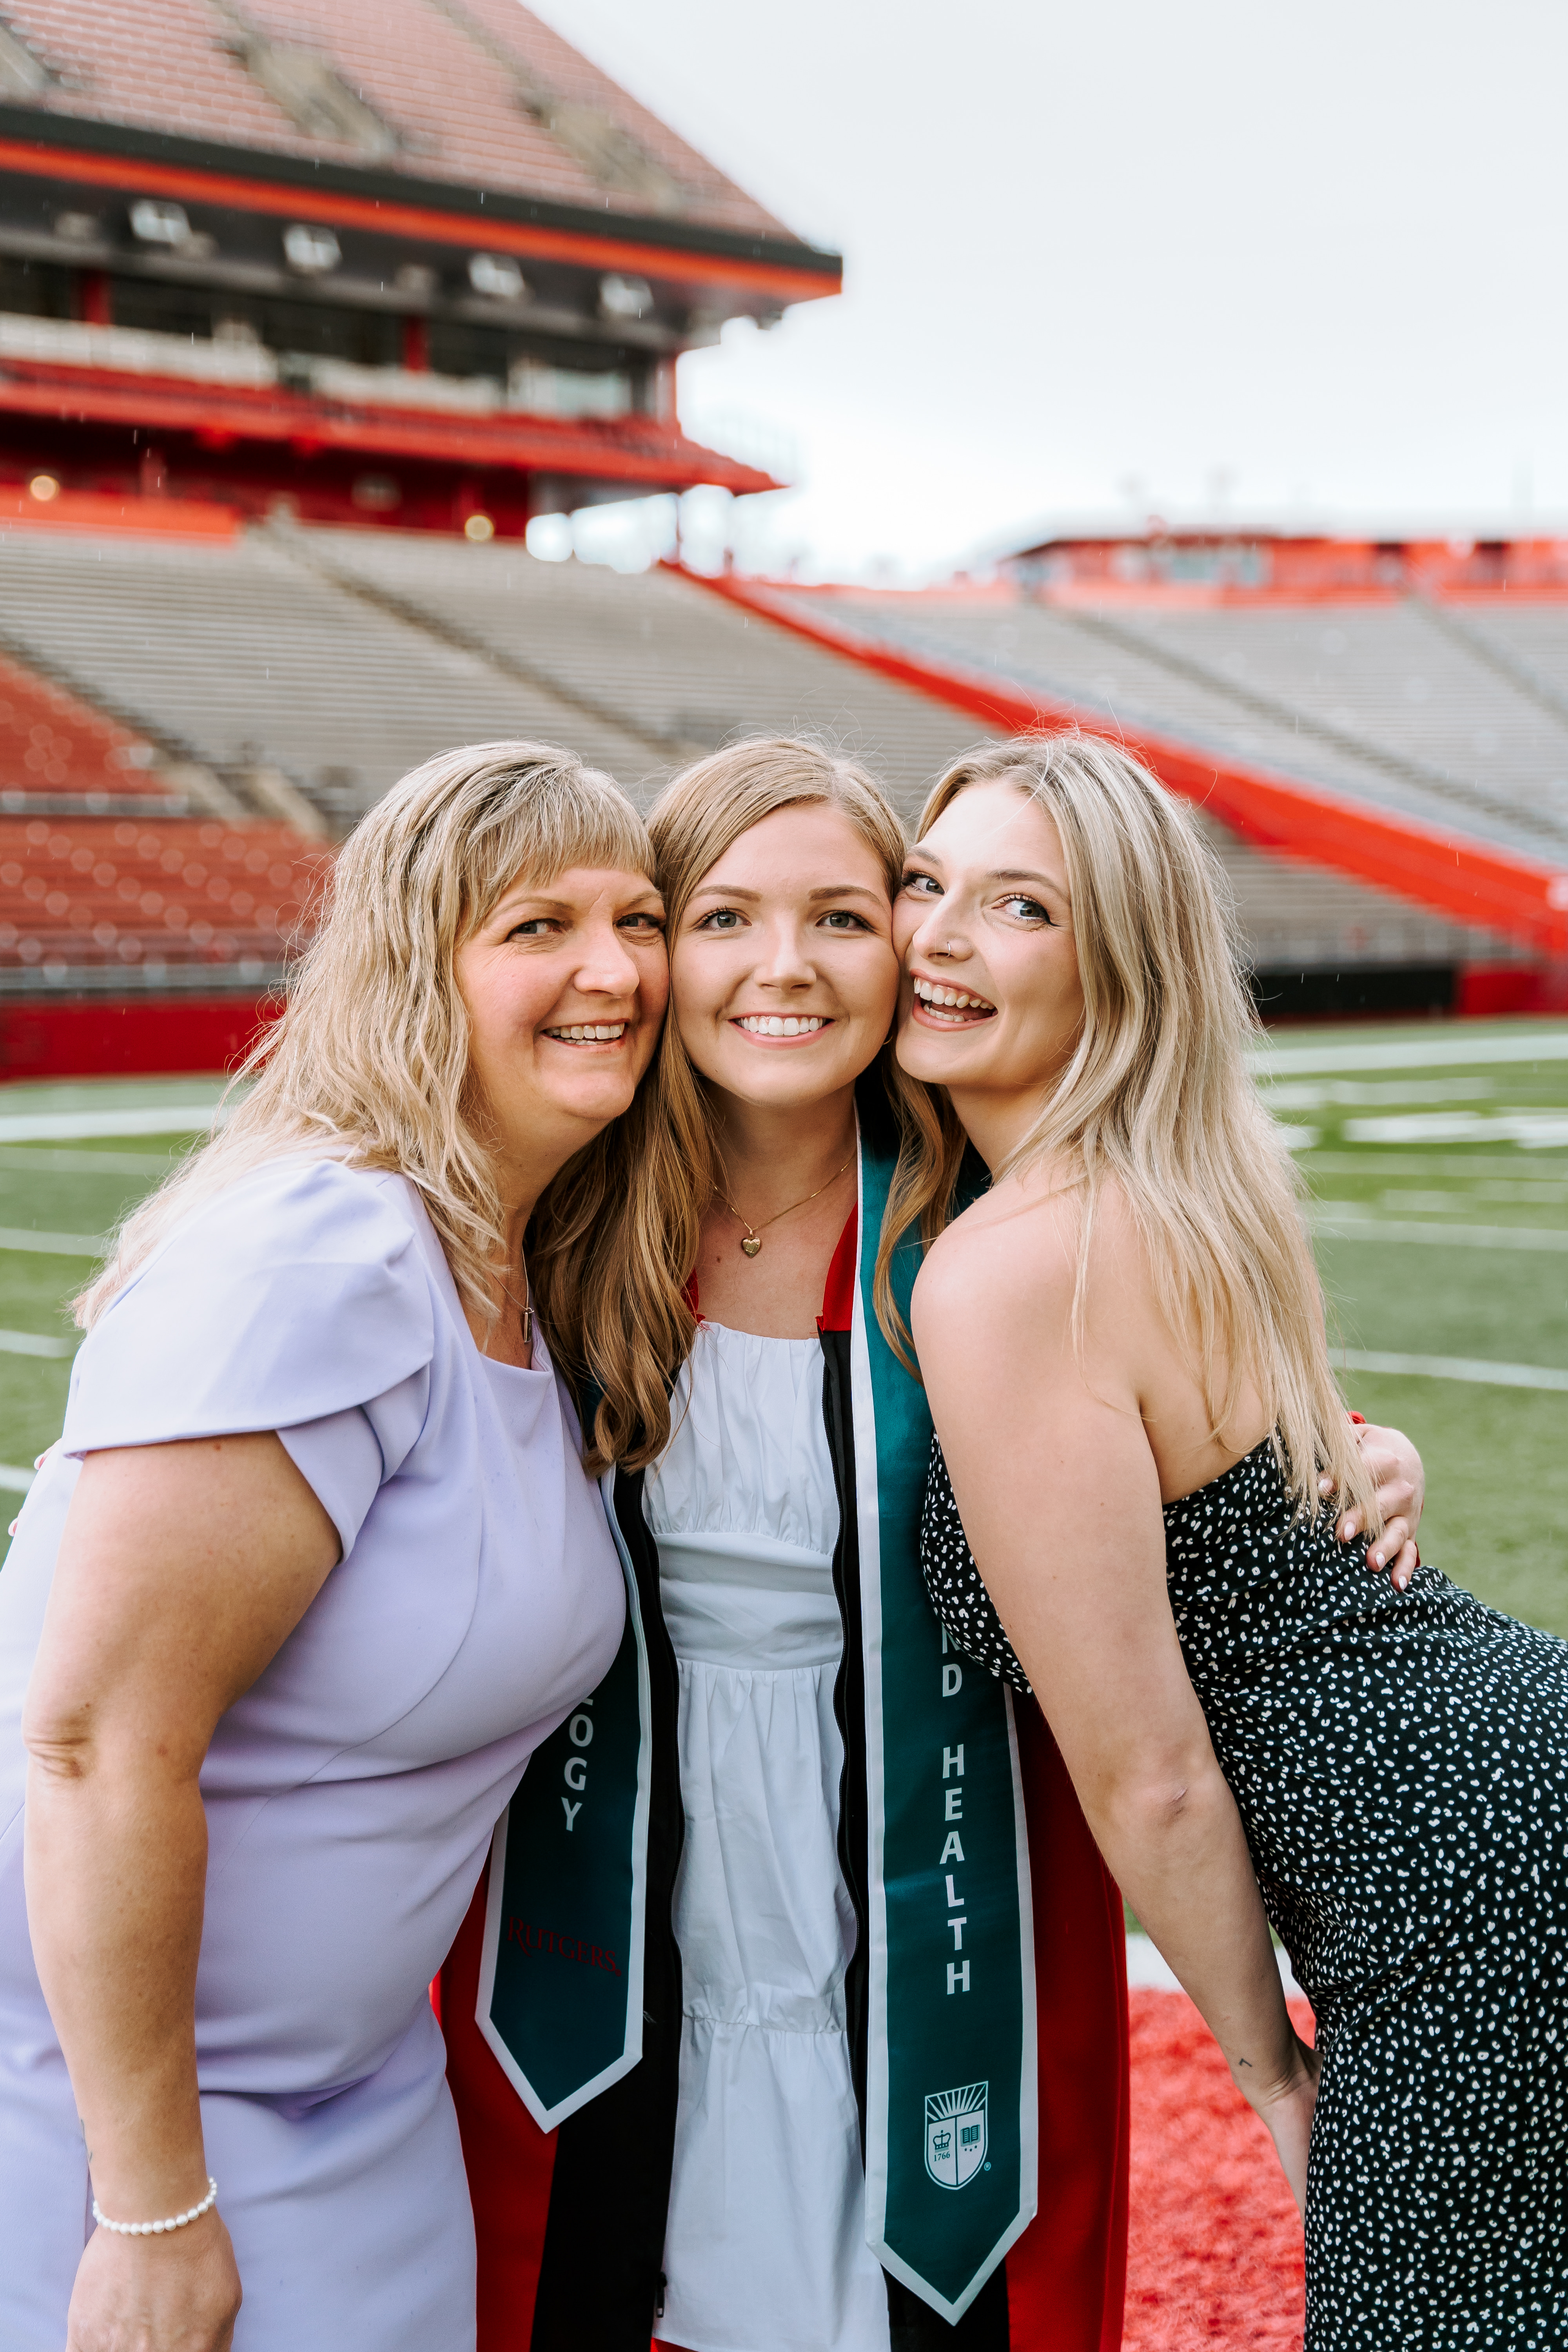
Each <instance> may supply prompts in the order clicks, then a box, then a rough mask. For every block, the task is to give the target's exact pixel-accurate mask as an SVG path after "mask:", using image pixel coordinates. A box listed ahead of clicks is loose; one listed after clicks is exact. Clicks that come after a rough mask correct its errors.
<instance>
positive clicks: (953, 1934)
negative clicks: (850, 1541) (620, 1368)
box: [850, 1149, 1039, 2321]
mask: <svg viewBox="0 0 1568 2352" xmlns="http://www.w3.org/2000/svg"><path fill="white" fill-rule="evenodd" d="M891 1177H892V1167H891V1163H890V1162H889V1161H888V1160H884V1159H879V1158H876V1157H874V1156H873V1155H872V1154H871V1153H870V1152H869V1151H868V1150H865V1149H862V1152H861V1160H860V1229H859V1230H860V1265H859V1281H858V1290H857V1297H856V1301H855V1316H854V1322H853V1326H852V1328H851V1332H850V1399H851V1412H852V1417H853V1422H854V1429H855V1454H856V1460H855V1488H856V1496H857V1503H858V1522H859V1524H858V1535H859V1555H860V1599H861V1612H862V1620H863V1627H864V1647H865V1675H866V1750H867V1754H866V1765H867V1781H868V1795H869V1800H870V1801H869V1806H868V1815H869V1821H870V1848H871V1852H870V1887H869V1895H870V1903H869V1909H870V1918H869V1936H870V1946H871V1949H870V2031H869V2035H868V2061H867V2082H866V2235H867V2238H868V2242H869V2243H870V2246H871V2250H872V2252H874V2253H875V2254H876V2255H877V2256H878V2257H879V2260H880V2262H881V2263H882V2264H883V2266H884V2268H885V2269H887V2270H889V2271H890V2272H891V2273H892V2274H893V2276H894V2277H895V2278H899V2279H901V2280H902V2281H903V2283H904V2284H905V2285H906V2286H908V2287H910V2288H911V2289H912V2290H913V2292H914V2293H915V2294H918V2295H920V2296H921V2298H922V2300H923V2301H925V2302H926V2303H929V2304H930V2305H931V2306H932V2308H933V2309H934V2310H936V2311H939V2312H940V2313H941V2314H942V2317H943V2318H944V2319H947V2320H949V2321H955V2320H958V2319H960V2318H962V2317H963V2314H964V2312H965V2311H967V2310H968V2308H969V2305H971V2304H972V2303H973V2300H974V2297H975V2296H976V2295H977V2294H979V2292H980V2290H981V2288H982V2287H983V2286H984V2284H985V2282H986V2280H987V2279H988V2278H989V2277H990V2275H991V2273H992V2272H993V2271H994V2269H995V2268H996V2265H997V2263H999V2262H1000V2261H1001V2260H1002V2258H1003V2256H1004V2255H1005V2253H1006V2252H1007V2249H1008V2247H1009V2246H1010V2245H1012V2244H1013V2243H1014V2242H1015V2241H1016V2239H1017V2238H1019V2237H1020V2236H1021V2235H1022V2234H1023V2232H1024V2231H1025V2230H1026V2228H1027V2227H1028V2225H1029V2223H1030V2221H1032V2220H1033V2219H1034V2216H1035V2211H1036V2208H1037V2190H1038V2172H1039V2162H1038V2149H1039V2136H1038V2116H1037V2100H1038V2081H1039V2078H1038V2071H1037V2063H1036V2052H1035V1953H1034V1932H1033V1910H1032V1906H1031V1901H1030V1888H1029V1846H1028V1831H1027V1825H1026V1820H1025V1813H1024V1788H1023V1780H1022V1777H1021V1774H1020V1771H1019V1767H1018V1743H1017V1737H1016V1731H1015V1728H1014V1724H1013V1701H1012V1694H1011V1692H1010V1691H1009V1690H1008V1689H1007V1687H1006V1685H1005V1683H1002V1682H999V1681H998V1680H996V1679H995V1677H994V1676H993V1675H988V1674H987V1673H986V1672H985V1671H984V1668H983V1667H980V1666H976V1665H974V1664H972V1663H971V1662H970V1661H969V1660H968V1659H967V1658H962V1657H960V1656H958V1654H956V1653H955V1652H954V1651H953V1650H952V1647H951V1645H950V1643H949V1642H948V1640H947V1636H946V1634H945V1633H943V1631H942V1626H941V1624H940V1623H939V1622H938V1621H937V1618H936V1616H935V1614H934V1612H932V1610H931V1603H930V1601H929V1600H928V1599H927V1597H926V1591H925V1585H924V1581H923V1580H922V1578H921V1566H920V1517H921V1502H922V1500H923V1497H924V1493H925V1481H926V1473H927V1469H928V1466H929V1464H930V1460H931V1414H930V1412H929V1411H928V1410H927V1406H926V1401H925V1391H924V1390H923V1389H922V1388H921V1387H920V1386H919V1384H918V1383H917V1382H916V1381H913V1380H911V1378H910V1375H909V1373H908V1372H906V1371H905V1370H904V1368H903V1366H902V1365H901V1364H900V1361H899V1360H898V1358H897V1357H896V1356H895V1355H894V1353H893V1351H892V1349H891V1348H890V1347H889V1345H888V1342H887V1340H886V1339H885V1338H884V1336H883V1333H882V1329H881V1326H880V1325H879V1322H878V1321H877V1317H876V1311H875V1308H874V1307H873V1304H872V1295H871V1285H872V1276H873V1275H874V1272H875V1269H876V1263H877V1243H878V1236H879V1233H880V1231H881V1224H882V1212H883V1209H884V1207H885V1206H886V1203H887V1197H888V1187H889V1182H890V1181H891ZM919 1268H920V1244H919V1241H918V1239H916V1238H915V1237H913V1236H910V1238H909V1239H907V1240H906V1241H905V1242H904V1243H903V1244H900V1248H899V1250H898V1252H897V1254H896V1255H895V1257H894V1261H893V1269H892V1272H893V1295H894V1297H895V1298H896V1299H897V1301H898V1303H899V1305H900V1307H901V1309H902V1310H903V1313H904V1315H905V1318H906V1320H907V1318H908V1315H909V1305H910V1292H911V1291H912V1289H913V1287H914V1278H915V1276H916V1274H917V1273H918V1271H919Z"/></svg>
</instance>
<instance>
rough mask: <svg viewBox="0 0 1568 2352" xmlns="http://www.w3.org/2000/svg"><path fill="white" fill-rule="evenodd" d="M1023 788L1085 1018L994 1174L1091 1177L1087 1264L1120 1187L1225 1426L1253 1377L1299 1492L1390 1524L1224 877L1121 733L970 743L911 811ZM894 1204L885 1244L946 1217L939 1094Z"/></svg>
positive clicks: (929, 818)
mask: <svg viewBox="0 0 1568 2352" xmlns="http://www.w3.org/2000/svg"><path fill="white" fill-rule="evenodd" d="M995 782H1003V783H1012V784H1016V785H1017V787H1018V788H1019V790H1020V791H1021V792H1024V793H1027V794H1028V795H1029V796H1030V798H1031V799H1033V800H1035V801H1037V803H1039V805H1040V807H1041V808H1042V809H1044V810H1045V812H1046V814H1047V816H1049V817H1050V819H1051V821H1052V823H1053V824H1055V826H1056V828H1057V832H1058V837H1059V839H1060V841H1061V845H1062V854H1063V856H1064V857H1065V859H1066V862H1067V874H1068V891H1069V893H1070V896H1071V901H1072V928H1073V937H1074V940H1075V943H1076V946H1077V950H1078V964H1079V976H1080V979H1081V982H1082V986H1083V1003H1084V1016H1083V1026H1082V1029H1081V1032H1080V1034H1079V1040H1078V1045H1077V1049H1076V1051H1075V1052H1074V1054H1073V1056H1072V1059H1071V1061H1070V1062H1069V1063H1068V1067H1067V1069H1066V1070H1065V1071H1064V1073H1063V1074H1062V1076H1061V1078H1060V1079H1059V1080H1058V1083H1057V1085H1056V1086H1055V1087H1053V1088H1052V1089H1051V1091H1050V1092H1049V1094H1048V1095H1047V1096H1045V1097H1043V1098H1042V1100H1041V1103H1040V1108H1039V1112H1038V1115H1037V1118H1036V1119H1035V1121H1034V1123H1033V1125H1032V1126H1031V1127H1030V1129H1028V1131H1027V1133H1026V1135H1025V1136H1024V1137H1023V1138H1022V1139H1021V1140H1020V1141H1019V1143H1018V1144H1017V1145H1016V1148H1015V1150H1013V1151H1012V1153H1011V1154H1010V1155H1009V1157H1008V1159H1007V1160H1006V1161H1005V1164H1004V1166H1003V1167H1001V1168H999V1169H998V1170H997V1171H995V1173H996V1175H997V1176H998V1177H999V1178H1000V1177H1001V1176H1004V1175H1012V1174H1015V1173H1016V1172H1018V1171H1022V1170H1026V1169H1029V1168H1032V1167H1036V1166H1037V1165H1038V1164H1039V1163H1040V1162H1041V1161H1042V1160H1046V1159H1047V1158H1056V1159H1058V1160H1060V1161H1063V1162H1065V1164H1066V1165H1067V1166H1068V1168H1069V1169H1076V1171H1077V1174H1078V1178H1079V1185H1080V1189H1081V1217H1080V1238H1079V1279H1078V1289H1077V1295H1076V1296H1075V1298H1074V1303H1073V1333H1074V1339H1075V1343H1081V1338H1082V1320H1081V1318H1082V1302H1083V1292H1084V1276H1085V1269H1086V1266H1087V1262H1088V1255H1089V1242H1090V1236H1091V1234H1092V1230H1093V1224H1094V1213H1095V1206H1096V1202H1097V1200H1098V1197H1099V1194H1100V1191H1101V1189H1102V1188H1103V1186H1104V1185H1105V1184H1106V1183H1107V1182H1108V1181H1109V1182H1114V1183H1116V1184H1117V1185H1118V1186H1119V1188H1120V1190H1121V1194H1122V1197H1123V1198H1124V1199H1125V1201H1126V1202H1127V1204H1128V1207H1129V1209H1130V1210H1131V1214H1132V1217H1133V1219H1134V1221H1135V1223H1136V1225H1137V1228H1138V1231H1139V1233H1140V1234H1141V1236H1142V1241H1143V1244H1144V1247H1145V1249H1146V1251H1147V1254H1148V1259H1149V1265H1150V1267H1151V1270H1152V1275H1153V1278H1154V1282H1155V1285H1156V1290H1157V1295H1158V1297H1159V1300H1160V1305H1161V1307H1162V1308H1163V1312H1164V1315H1165V1317H1166V1319H1167V1321H1168V1323H1169V1325H1170V1328H1171V1329H1172V1330H1173V1332H1174V1333H1175V1335H1176V1336H1177V1338H1178V1339H1179V1340H1180V1341H1181V1343H1182V1344H1184V1346H1189V1347H1190V1349H1191V1351H1192V1356H1193V1359H1194V1363H1195V1365H1196V1367H1197V1368H1198V1370H1199V1372H1200V1375H1201V1378H1202V1380H1203V1383H1204V1394H1205V1407H1206V1410H1207V1412H1208V1414H1209V1417H1210V1423H1211V1426H1212V1430H1213V1433H1214V1434H1215V1436H1218V1435H1220V1433H1222V1432H1224V1431H1225V1430H1226V1428H1227V1427H1228V1426H1229V1424H1230V1423H1231V1422H1232V1420H1233V1418H1234V1415H1235V1413H1236V1412H1237V1408H1238V1405H1239V1403H1240V1401H1241V1396H1242V1392H1243V1390H1244V1389H1245V1388H1246V1386H1247V1384H1248V1383H1251V1384H1252V1385H1254V1386H1255V1387H1256V1388H1257V1390H1258V1392H1259V1394H1260V1395H1261V1398H1262V1400H1263V1405H1264V1410H1265V1412H1267V1414H1268V1425H1269V1428H1270V1430H1271V1431H1273V1432H1275V1433H1276V1435H1275V1441H1274V1442H1275V1444H1276V1448H1277V1450H1278V1451H1279V1455H1280V1460H1281V1464H1282V1466H1283V1468H1284V1470H1285V1472H1286V1475H1287V1477H1288V1479H1289V1486H1290V1489H1291V1492H1292V1494H1293V1496H1294V1497H1295V1500H1296V1503H1297V1507H1298V1508H1299V1509H1300V1512H1301V1513H1302V1514H1303V1516H1305V1515H1307V1514H1309V1513H1310V1512H1311V1511H1314V1510H1315V1509H1316V1508H1317V1507H1318V1493H1317V1480H1318V1475H1319V1473H1320V1471H1327V1472H1328V1474H1329V1475H1331V1477H1333V1478H1334V1479H1336V1480H1337V1481H1338V1483H1339V1486H1340V1489H1341V1494H1342V1500H1343V1502H1344V1503H1345V1504H1346V1505H1347V1506H1348V1505H1349V1504H1350V1503H1352V1502H1354V1503H1356V1504H1358V1505H1359V1506H1360V1507H1361V1508H1362V1510H1363V1512H1364V1513H1365V1514H1366V1515H1367V1521H1368V1526H1369V1529H1370V1530H1372V1531H1373V1532H1375V1531H1376V1529H1377V1528H1378V1526H1379V1519H1378V1515H1377V1512H1376V1509H1375V1504H1374V1496H1373V1482H1372V1480H1371V1479H1370V1477H1369V1476H1368V1474H1367V1472H1366V1470H1365V1468H1364V1467H1363V1463H1362V1459H1361V1454H1360V1451H1359V1449H1358V1447H1357V1446H1356V1444H1355V1443H1354V1440H1353V1438H1352V1435H1351V1433H1350V1430H1349V1427H1348V1426H1347V1422H1346V1415H1345V1408H1344V1400H1343V1398H1342V1395H1341V1393H1340V1390H1339V1386H1338V1383H1337V1382H1336V1381H1335V1379H1334V1376H1333V1372H1332V1370H1331V1366H1330V1363H1329V1350H1328V1339H1327V1335H1326V1331H1325V1328H1324V1320H1323V1298H1322V1291H1321V1286H1320V1284H1319V1281H1318V1276H1317V1269H1316V1267H1315V1265H1313V1261H1312V1253H1311V1248H1310V1244H1309V1242H1308V1238H1307V1234H1306V1230H1305V1227H1304V1225H1303V1223H1302V1219H1301V1213H1300V1206H1299V1179H1298V1177H1297V1173H1296V1171H1295V1168H1294V1166H1293V1165H1292V1163H1291V1160H1290V1159H1289V1153H1288V1152H1287V1151H1286V1150H1285V1147H1284V1145H1283V1143H1282V1142H1281V1140H1280V1138H1279V1129H1278V1128H1277V1127H1276V1126H1275V1124H1274V1121H1273V1120H1272V1118H1270V1117H1269V1115H1268V1110H1267V1109H1266V1108H1265V1107H1264V1105H1263V1103H1262V1102H1261V1101H1260V1100H1259V1098H1258V1090H1257V1088H1256V1087H1255V1086H1254V1084H1253V1081H1252V1078H1251V1076H1250V1075H1249V1073H1248V1070H1247V1048H1248V1046H1250V1045H1254V1044H1255V1043H1256V1042H1257V1041H1258V1039H1259V1038H1260V1036H1261V1034H1262V1030H1261V1026H1260V1024H1259V1022H1258V1015H1257V1013H1256V1011H1255V1009H1254V1006H1253V1003H1252V999H1251V996H1250V993H1249V992H1248V990H1247V982H1246V963H1245V959H1244V956H1243V953H1242V950H1241V947H1240V944H1239V940H1238V937H1237V925H1236V919H1235V910H1234V907H1233V905H1232V902H1231V898H1230V893H1229V887H1228V885H1227V883H1226V878H1225V876H1224V874H1223V872H1222V871H1221V869H1220V867H1219V866H1218V864H1217V862H1216V861H1215V858H1214V857H1213V856H1212V855H1211V854H1210V852H1209V850H1208V848H1207V846H1206V845H1205V842H1204V839H1203V836H1202V835H1201V834H1200V832H1199V830H1198V827H1197V825H1196V824H1195V823H1194V820H1193V818H1192V816H1191V815H1190V814H1188V812H1187V811H1186V809H1185V808H1184V806H1183V805H1182V803H1180V802H1179V801H1178V800H1176V799H1175V798H1174V796H1173V794H1172V793H1168V792H1167V791H1166V790H1165V788H1164V786H1163V784H1162V783H1161V782H1159V780H1158V778H1157V777H1155V776H1153V775H1152V774H1151V773H1150V772H1149V770H1148V769H1147V768H1145V767H1143V766H1142V764H1141V763H1140V762H1139V761H1137V760H1135V759H1133V758H1132V757H1131V754H1130V753H1129V752H1127V751H1123V750H1122V749H1121V747H1120V745H1118V744H1115V743H1110V742H1107V741H1105V740H1102V739H1101V738H1100V737H1098V736H1093V735H1083V734H1078V733H1064V734H1055V735H1037V736H1024V737H1021V738H1019V739H1017V740H1014V741H1011V742H1005V743H996V744H988V745H986V746H985V747H984V749H982V750H980V751H973V752H971V753H969V754H968V755H966V756H965V757H964V758H963V759H962V760H960V761H958V762H957V763H956V765H955V766H953V767H952V768H950V769H949V770H948V772H947V773H946V774H945V775H944V776H943V777H942V780H941V782H939V783H938V784H937V785H936V787H935V789H934V790H933V791H932V793H931V797H930V798H929V800H928V801H927V802H926V804H925V807H924V809H923V810H922V811H921V821H920V832H921V834H924V833H926V832H928V831H929V830H930V828H931V826H932V825H933V824H935V823H936V821H937V819H938V817H940V816H941V815H942V813H943V812H944V810H946V809H948V808H950V807H951V806H952V803H953V802H954V801H955V800H957V798H958V797H959V795H960V794H961V793H965V792H967V791H969V790H970V789H971V787H972V786H973V785H976V784H985V783H995ZM928 1100H929V1101H930V1107H931V1116H930V1118H929V1121H928V1122H927V1123H926V1124H925V1125H924V1126H923V1127H922V1128H921V1129H917V1130H915V1131H913V1132H911V1134H910V1138H909V1140H908V1141H907V1143H906V1147H905V1151H904V1154H903V1158H902V1161H901V1164H900V1170H899V1172H898V1176H897V1179H896V1180H895V1184H894V1188H893V1192H892V1195H891V1197H890V1198H889V1213H888V1218H887V1221H886V1224H885V1226H884V1232H883V1237H882V1250H881V1255H882V1257H883V1259H887V1258H889V1257H890V1255H891V1252H892V1249H893V1247H894V1246H895V1244H896V1242H897V1239H898V1237H899V1235H900V1234H901V1233H902V1232H904V1231H906V1230H907V1229H908V1228H909V1226H910V1225H911V1224H912V1223H915V1222H916V1221H917V1220H918V1221H919V1222H920V1223H921V1226H922V1229H923V1230H925V1231H926V1232H927V1233H928V1234H929V1233H930V1232H931V1230H932V1229H933V1228H937V1229H939V1228H940V1225H941V1223H942V1222H944V1221H945V1217H946V1214H947V1212H948V1208H949V1205H950V1202H951V1200H952V1188H953V1183H954V1180H955V1178H956V1175H957V1171H958V1162H959V1159H960V1158H961V1156H962V1149H963V1137H962V1131H961V1130H960V1129H959V1126H958V1121H957V1119H956V1118H955V1117H954V1115H953V1112H952V1107H951V1105H950V1104H949V1103H947V1101H946V1100H945V1097H942V1096H941V1095H940V1094H936V1093H933V1094H932V1096H931V1097H928Z"/></svg>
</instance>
